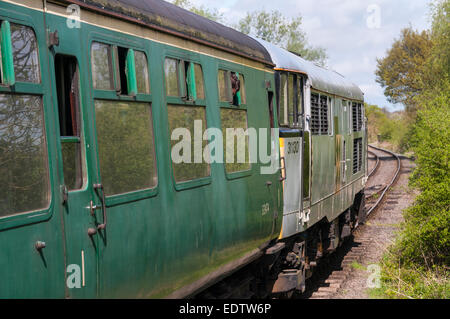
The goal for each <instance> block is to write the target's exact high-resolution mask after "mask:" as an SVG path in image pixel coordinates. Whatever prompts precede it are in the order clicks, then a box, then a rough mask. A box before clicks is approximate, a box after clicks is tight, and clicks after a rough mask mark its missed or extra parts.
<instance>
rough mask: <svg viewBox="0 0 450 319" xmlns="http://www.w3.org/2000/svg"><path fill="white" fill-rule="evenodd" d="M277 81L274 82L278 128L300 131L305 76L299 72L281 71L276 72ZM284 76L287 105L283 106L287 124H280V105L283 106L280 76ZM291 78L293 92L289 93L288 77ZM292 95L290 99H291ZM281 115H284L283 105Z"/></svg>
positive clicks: (303, 110)
mask: <svg viewBox="0 0 450 319" xmlns="http://www.w3.org/2000/svg"><path fill="white" fill-rule="evenodd" d="M277 74H278V75H277V77H276V78H277V80H276V90H277V114H278V126H279V127H280V128H291V129H302V124H303V123H302V122H303V121H302V116H304V114H305V104H304V99H305V97H304V95H305V90H304V83H305V76H304V75H303V74H302V73H299V72H292V71H283V70H278V71H277ZM283 75H286V84H287V87H286V91H287V98H286V100H287V103H288V105H287V106H285V107H287V111H288V114H287V124H286V123H282V122H281V116H280V114H281V108H282V104H284V101H281V90H282V87H281V84H282V80H281V78H282V76H283ZM291 76H293V85H292V88H293V92H292V93H291V92H290V91H291V90H290V86H289V79H290V77H291ZM291 94H292V97H291ZM291 98H292V103H293V104H294V105H293V113H294V114H293V115H292V124H291V123H290V116H289V102H290V99H291ZM283 113H284V105H283Z"/></svg>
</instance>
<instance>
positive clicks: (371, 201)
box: [366, 145, 402, 216]
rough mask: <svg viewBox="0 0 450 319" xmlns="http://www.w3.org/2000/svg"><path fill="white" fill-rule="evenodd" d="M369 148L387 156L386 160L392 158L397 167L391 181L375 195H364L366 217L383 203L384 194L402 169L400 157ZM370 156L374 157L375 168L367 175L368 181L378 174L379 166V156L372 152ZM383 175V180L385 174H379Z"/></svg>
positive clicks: (386, 151) (385, 151) (383, 150)
mask: <svg viewBox="0 0 450 319" xmlns="http://www.w3.org/2000/svg"><path fill="white" fill-rule="evenodd" d="M369 147H370V148H372V149H374V150H375V151H377V152H378V153H380V152H381V153H384V154H388V158H393V159H394V161H395V162H396V164H397V166H396V168H395V169H394V173H393V175H392V178H391V179H388V180H387V182H386V184H384V185H382V186H381V188H379V189H378V190H376V191H375V193H372V194H369V195H366V202H367V204H366V216H370V214H372V213H373V212H374V211H375V210H376V209H377V208H378V207H379V205H380V204H381V202H382V201H383V199H384V197H385V195H386V193H387V192H388V190H389V189H390V188H391V187H392V186H393V185H394V184H395V181H396V180H397V178H398V175H399V173H400V170H401V168H402V162H401V160H400V157H399V156H398V155H397V154H395V153H394V152H391V151H388V150H385V149H382V148H378V147H375V146H372V145H369ZM371 153H372V154H374V155H375V157H376V161H377V162H376V164H375V168H374V169H373V170H372V171H371V172H370V173H369V175H368V176H369V179H370V178H372V177H373V176H376V175H375V173H377V174H378V172H380V171H379V170H378V168H379V164H380V155H379V154H376V153H374V152H371ZM380 173H382V174H383V178H386V177H385V175H384V174H385V172H384V171H383V172H380ZM374 194H377V196H375V195H374Z"/></svg>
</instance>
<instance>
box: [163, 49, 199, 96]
mask: <svg viewBox="0 0 450 319" xmlns="http://www.w3.org/2000/svg"><path fill="white" fill-rule="evenodd" d="M164 70H165V76H166V92H167V95H168V96H173V97H180V98H182V99H183V100H184V101H195V100H197V99H200V100H203V99H204V98H205V89H204V86H203V71H202V67H201V66H200V65H199V64H196V63H193V62H189V61H183V60H178V59H171V58H167V59H166V61H165V65H164Z"/></svg>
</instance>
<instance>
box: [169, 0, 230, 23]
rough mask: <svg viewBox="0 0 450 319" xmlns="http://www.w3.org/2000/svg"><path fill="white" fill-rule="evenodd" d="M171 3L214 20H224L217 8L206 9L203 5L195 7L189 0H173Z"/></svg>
mask: <svg viewBox="0 0 450 319" xmlns="http://www.w3.org/2000/svg"><path fill="white" fill-rule="evenodd" d="M172 3H173V4H174V5H176V6H179V7H181V8H183V9H186V10H189V11H191V12H193V13H195V14H198V15H200V16H203V17H205V18H208V19H210V20H213V21H216V22H223V20H224V18H223V13H220V12H219V11H218V10H217V9H208V8H207V7H205V6H203V5H201V6H199V7H196V6H194V5H193V4H192V3H191V2H190V1H189V0H173V1H172Z"/></svg>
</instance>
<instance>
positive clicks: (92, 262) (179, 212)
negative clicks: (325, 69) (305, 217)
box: [0, 2, 282, 298]
mask: <svg viewBox="0 0 450 319" xmlns="http://www.w3.org/2000/svg"><path fill="white" fill-rule="evenodd" d="M0 19H2V20H8V21H11V22H15V23H19V24H25V25H28V26H31V27H32V28H33V29H34V31H35V33H36V37H37V40H38V45H39V61H40V69H41V78H42V80H41V83H40V84H26V83H16V85H15V88H14V93H20V92H23V93H27V94H30V93H32V94H36V95H40V96H42V98H43V105H44V118H45V130H46V138H47V148H48V167H49V179H50V188H51V200H50V205H49V207H48V209H46V210H44V211H39V212H31V213H26V214H21V215H14V216H9V217H4V218H0V298H64V297H66V298H118V297H124V298H128V297H131V298H134V297H137V298H147V297H156V298H158V297H165V296H167V295H169V294H170V293H172V292H174V291H176V290H177V289H180V288H182V287H183V286H185V285H187V284H190V283H192V282H194V281H196V280H198V279H200V278H201V277H203V276H205V275H207V274H209V273H211V272H212V271H215V270H217V269H219V268H220V267H221V266H224V265H226V264H227V263H229V262H231V261H233V260H236V259H238V258H239V257H242V256H243V255H245V254H247V253H249V252H250V251H252V250H254V249H255V248H257V247H259V246H261V245H262V244H264V243H266V242H268V241H269V240H271V239H273V238H276V237H277V236H278V234H279V230H280V227H281V225H280V223H277V224H275V225H274V223H275V221H274V216H273V214H272V213H270V214H262V213H261V207H262V206H263V205H265V204H267V203H269V205H270V208H271V212H275V211H279V212H281V210H282V203H281V200H280V198H282V196H281V195H280V194H281V188H280V186H281V185H280V183H279V174H278V173H276V174H273V175H261V174H260V166H261V165H260V164H252V167H251V170H250V171H248V172H245V173H236V174H227V173H226V172H225V168H224V165H223V164H215V163H213V164H211V176H210V177H207V178H205V179H202V180H197V181H192V182H187V183H183V184H182V185H180V184H177V185H176V184H175V182H174V178H173V173H172V166H171V159H170V151H169V150H170V146H169V145H170V144H169V142H170V135H169V131H168V115H167V104H170V103H173V102H176V103H181V101H180V100H181V99H180V100H177V101H172V100H171V99H170V98H167V97H166V96H165V94H164V92H165V89H164V79H163V74H164V71H163V61H164V58H165V57H166V56H176V57H179V58H183V59H186V60H189V61H193V62H196V63H200V64H201V65H202V68H203V72H204V82H205V92H206V104H207V107H206V121H207V123H208V127H216V128H220V127H221V123H220V107H219V102H218V101H219V98H218V89H217V70H218V69H219V68H226V69H232V70H235V71H236V72H239V73H242V74H245V79H246V95H247V105H248V109H247V112H248V126H249V127H254V128H257V129H258V128H262V127H264V128H267V127H268V126H269V112H268V100H267V90H266V89H265V88H264V86H263V85H262V84H263V83H265V81H270V82H271V86H272V87H274V83H273V81H274V80H273V74H272V73H269V72H265V71H263V70H258V69H254V68H250V67H247V66H244V65H241V64H234V63H231V62H227V61H224V60H220V59H217V58H214V57H212V56H206V55H201V54H199V53H195V52H192V51H186V50H183V49H179V48H175V47H171V46H168V45H165V44H162V43H157V42H152V41H148V40H144V39H142V38H138V37H134V36H130V35H127V34H121V33H117V32H114V31H111V30H106V29H101V28H98V27H95V26H92V25H88V24H84V23H82V24H81V28H68V27H67V24H66V19H65V18H64V17H61V16H57V15H51V14H48V13H46V14H45V19H44V13H43V12H42V11H37V10H32V9H29V8H25V7H22V6H15V5H12V4H9V3H5V2H0ZM44 21H45V25H44ZM47 29H48V30H49V31H50V32H54V31H56V30H57V31H58V35H59V45H58V46H52V47H50V48H48V47H47V35H46V33H45V30H47ZM93 41H101V42H104V43H111V44H114V45H119V46H124V47H128V48H132V49H135V50H140V51H144V52H146V54H147V58H148V65H149V70H150V84H151V92H152V94H151V95H148V96H147V95H145V96H144V95H142V94H137V95H136V97H120V98H118V97H117V94H116V92H115V91H111V92H104V91H102V92H100V91H95V90H94V89H93V88H92V76H91V62H90V45H91V43H92V42H93ZM56 54H62V55H70V56H74V57H75V58H76V59H77V62H78V66H79V69H80V82H81V83H80V97H81V119H82V120H81V126H82V134H81V140H82V144H81V145H83V148H84V152H83V157H84V161H85V163H86V169H87V171H86V172H85V182H84V186H83V188H82V189H81V190H78V191H73V192H69V193H68V200H67V202H66V203H65V204H63V191H62V190H63V188H64V175H63V167H62V155H61V138H60V136H59V124H58V122H59V121H58V105H57V103H58V102H57V97H56V86H55V55H56ZM11 92H12V91H11V88H10V87H7V86H0V94H3V93H11ZM149 98H150V100H151V103H152V112H153V114H152V115H153V129H154V139H155V149H156V162H157V172H158V185H157V187H155V188H154V189H149V190H142V191H138V192H132V193H128V194H124V195H118V196H113V197H107V198H106V206H107V216H108V224H107V228H106V230H100V231H98V233H97V234H96V235H94V236H92V237H89V236H88V234H87V232H88V229H89V228H95V227H96V225H97V223H98V222H101V221H102V218H103V217H102V212H101V210H96V211H95V214H94V216H91V214H90V204H91V201H92V204H94V205H100V204H101V200H100V197H99V196H98V194H97V193H96V192H95V190H94V189H93V184H96V183H101V177H100V176H101V174H100V169H99V160H98V145H97V136H96V129H95V128H96V124H95V123H96V122H95V109H94V99H106V100H109V99H114V100H117V99H120V100H122V101H143V100H145V101H147V100H149ZM183 103H188V102H183ZM268 134H270V131H269V133H268ZM268 141H269V143H270V138H269V139H268ZM268 149H270V146H269V147H268ZM268 181H270V182H272V186H271V187H267V186H266V182H268ZM37 241H44V242H45V243H46V248H44V249H42V250H41V252H38V251H37V250H36V249H35V243H36V242H37ZM71 265H76V266H79V267H80V269H81V270H82V273H83V278H82V281H81V282H82V286H81V287H80V288H69V287H68V286H67V285H66V282H72V280H73V278H74V277H73V276H72V275H74V274H75V272H72V271H67V270H68V269H72V268H70V266H71Z"/></svg>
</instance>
